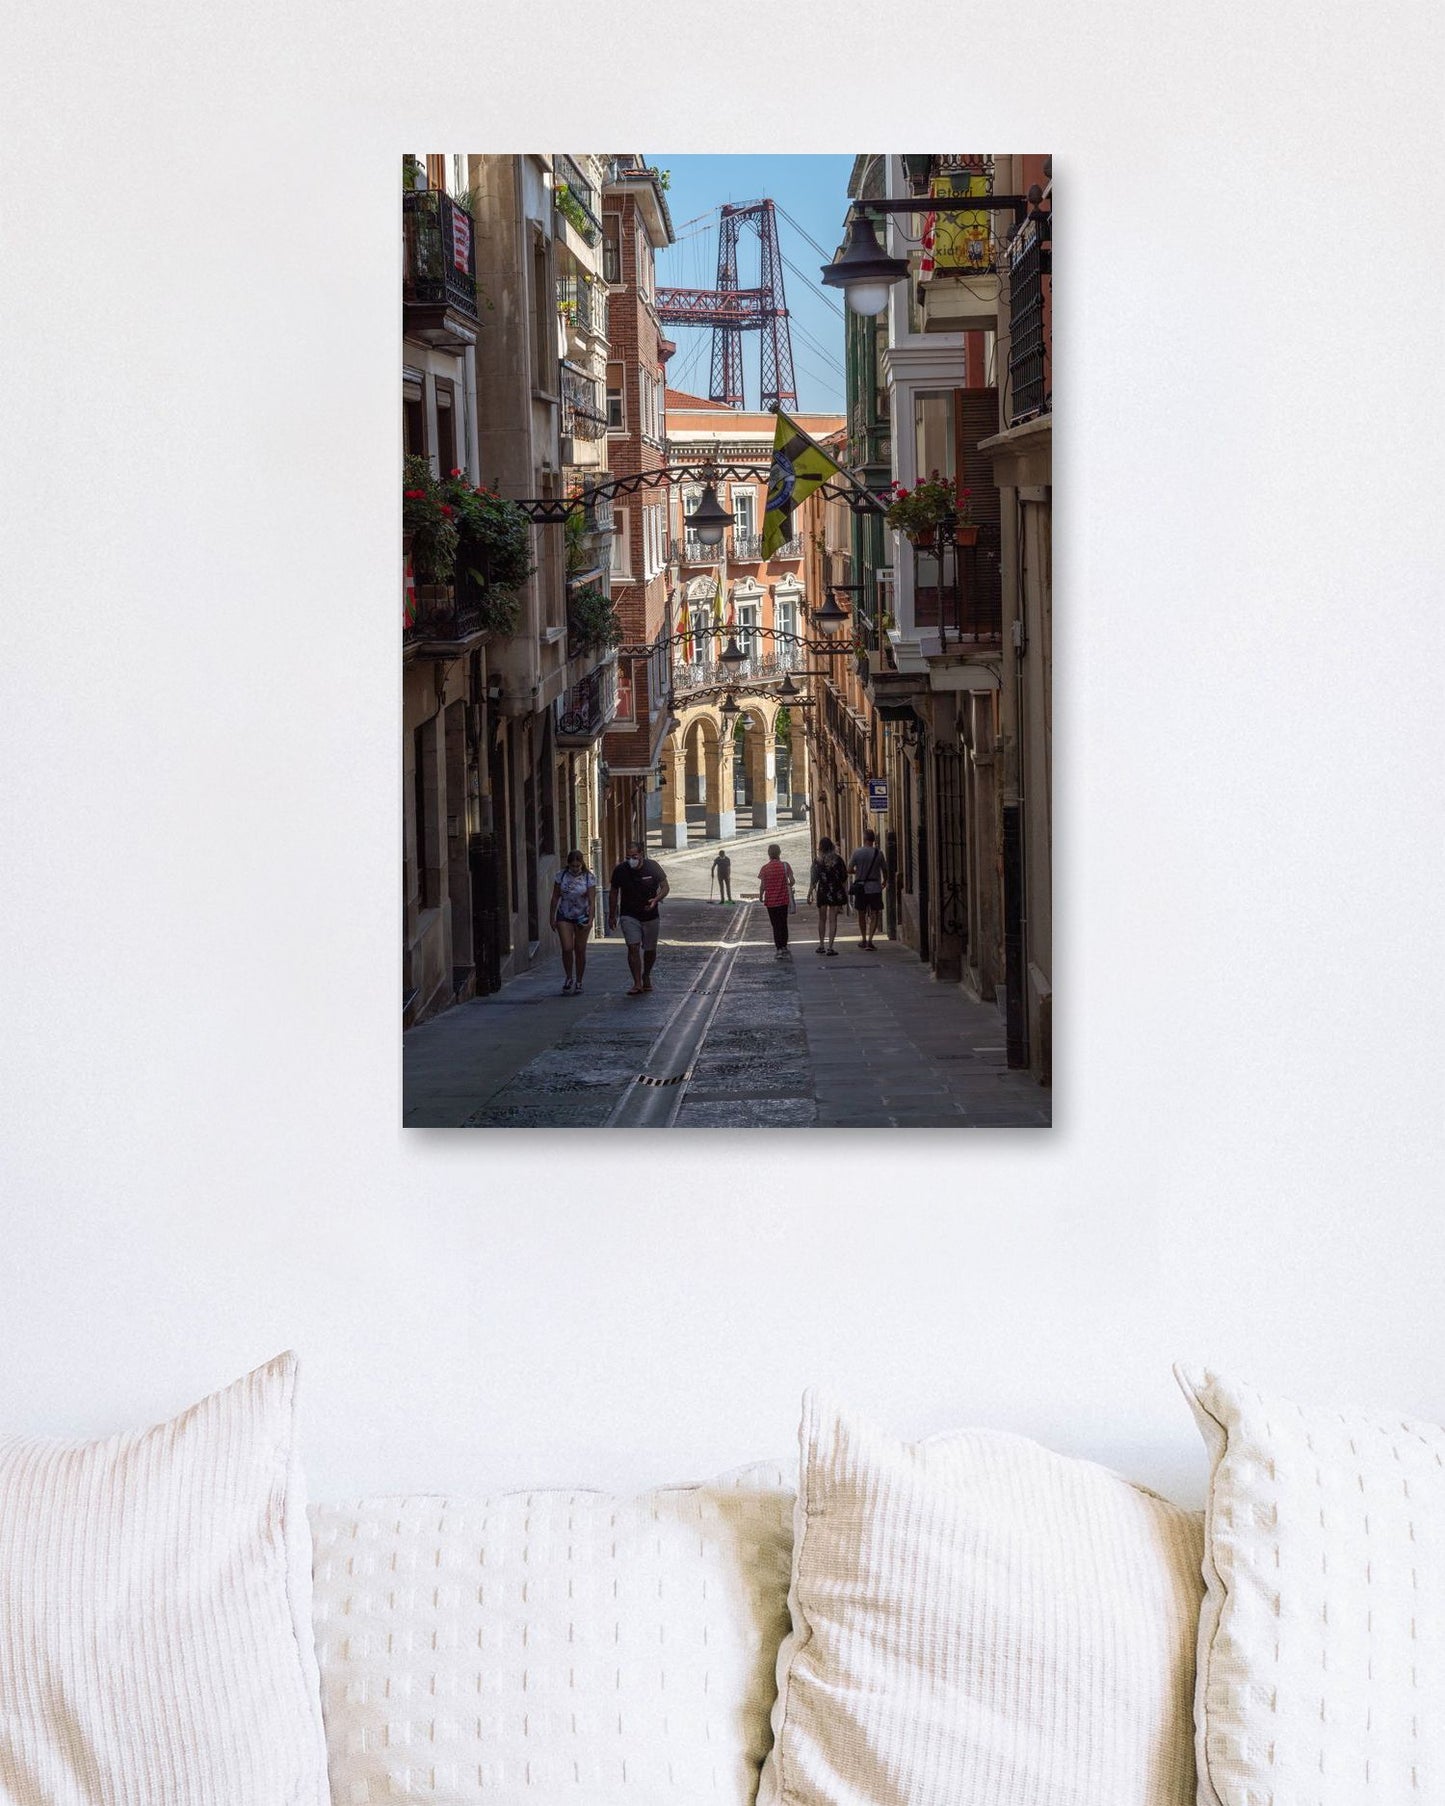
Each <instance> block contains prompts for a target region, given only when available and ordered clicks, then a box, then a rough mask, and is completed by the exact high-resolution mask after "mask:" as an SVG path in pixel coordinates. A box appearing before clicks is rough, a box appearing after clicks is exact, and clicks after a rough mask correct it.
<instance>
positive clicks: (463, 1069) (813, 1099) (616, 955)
mask: <svg viewBox="0 0 1445 1806" xmlns="http://www.w3.org/2000/svg"><path fill="white" fill-rule="evenodd" d="M806 833H807V831H806V829H804V828H800V827H792V828H789V829H786V830H783V831H781V832H776V831H775V832H774V833H762V832H759V833H757V834H750V835H747V836H746V837H745V838H744V839H742V840H741V841H738V842H734V843H732V844H731V845H730V847H729V852H730V854H731V856H732V860H733V891H734V895H735V896H736V897H738V898H740V899H741V898H742V897H743V896H744V895H745V894H746V893H748V892H752V893H754V894H755V893H756V875H755V874H756V867H757V865H759V864H761V862H762V860H763V859H764V858H765V857H766V845H767V843H768V841H769V840H772V839H777V840H778V842H779V844H780V845H781V846H782V847H783V852H784V856H785V857H787V858H789V859H791V860H792V861H793V864H794V866H795V869H797V870H798V873H799V879H800V884H799V889H800V893H802V892H805V891H806ZM714 851H715V848H713V847H708V848H706V849H705V850H704V849H702V848H699V849H697V850H696V851H692V852H679V853H675V854H662V855H661V857H662V859H663V861H664V862H665V865H666V869H667V870H668V874H669V878H670V879H671V880H672V882H673V886H674V889H673V894H672V895H671V896H670V897H669V898H668V900H667V901H666V903H664V905H663V909H662V916H663V938H662V945H661V950H660V953H659V957H658V962H657V968H656V975H655V982H656V987H657V988H656V990H655V991H654V992H653V993H652V994H651V995H647V996H643V997H639V998H632V997H628V996H626V995H625V992H626V989H627V986H628V982H629V980H628V976H627V966H626V960H625V957H624V953H623V946H622V942H621V939H620V938H619V937H618V936H615V935H614V936H611V937H608V938H607V939H604V940H601V941H596V942H594V944H593V946H592V948H591V950H590V953H589V957H588V963H587V977H586V984H585V988H584V990H583V993H582V995H581V996H580V997H564V996H562V995H561V994H560V991H561V967H560V964H559V963H558V962H557V961H556V960H555V959H554V960H552V961H550V962H544V963H543V964H542V965H540V966H539V967H538V968H537V969H536V970H534V971H532V972H529V973H527V974H526V975H524V976H523V977H521V978H518V979H516V980H514V981H513V982H512V983H511V984H509V985H506V986H504V987H503V988H502V990H500V991H499V992H496V993H494V994H493V995H491V996H488V997H483V998H478V999H476V1000H474V1001H473V1002H470V1003H466V1004H463V1005H461V1006H459V1007H458V1008H456V1009H453V1010H449V1011H447V1012H446V1013H445V1014H444V1015H442V1016H440V1017H438V1018H436V1019H435V1020H434V1021H432V1022H428V1023H424V1024H422V1025H421V1026H420V1027H419V1028H417V1029H415V1030H413V1031H412V1033H411V1034H409V1035H408V1036H407V1038H406V1042H405V1050H404V1057H405V1089H404V1110H405V1118H404V1120H405V1123H406V1126H408V1127H411V1128H427V1127H434V1128H442V1127H466V1128H554V1127H569V1128H600V1127H605V1126H612V1127H677V1128H697V1129H708V1128H890V1127H891V1128H986V1127H1019V1128H1026V1127H1042V1126H1044V1125H1046V1124H1047V1123H1048V1121H1049V1093H1048V1091H1047V1090H1043V1089H1041V1088H1040V1087H1039V1086H1038V1085H1036V1084H1035V1083H1034V1082H1033V1081H1032V1080H1031V1079H1030V1078H1029V1076H1028V1074H1026V1073H1018V1072H1010V1071H1009V1070H1008V1069H1007V1067H1006V1066H1005V1064H1004V1040H1003V1024H1002V1020H1001V1018H1000V1015H999V1012H998V1011H997V1009H995V1008H994V1007H992V1006H986V1005H983V1004H980V1003H977V1002H975V1001H974V1000H973V999H972V998H971V997H969V996H968V995H967V994H966V993H962V992H960V990H959V989H958V987H956V986H953V985H944V984H939V983H937V982H935V981H934V980H933V979H932V978H931V977H930V975H929V972H928V969H927V968H926V967H925V966H924V965H922V964H921V962H920V961H919V960H918V959H917V957H916V956H915V955H914V954H913V953H911V952H910V951H909V950H908V949H907V948H905V947H903V946H901V945H897V944H892V943H888V942H885V941H882V940H880V941H879V943H878V950H877V951H876V952H875V953H864V952H862V951H860V949H859V947H858V942H857V930H856V923H855V921H854V920H853V919H852V918H845V922H844V929H845V930H848V929H851V930H852V933H851V937H849V938H845V936H844V935H842V934H840V937H839V945H838V957H837V958H836V959H828V958H826V957H824V958H820V957H818V955H817V954H816V952H815V951H814V945H815V944H814V941H813V938H812V937H813V932H814V927H815V923H816V917H815V915H814V912H813V911H812V910H811V909H809V908H807V907H806V906H805V905H803V904H802V903H801V902H800V905H799V908H798V911H797V913H796V914H795V915H794V916H793V918H792V933H793V937H794V938H793V941H792V950H791V953H790V955H789V957H788V958H786V959H779V958H778V957H777V956H776V955H775V953H774V949H773V945H772V939H771V933H770V930H769V926H768V921H767V918H766V916H765V915H764V913H763V911H762V910H761V908H760V907H759V906H758V905H757V903H756V902H746V901H738V902H736V903H734V904H732V905H727V904H720V903H716V902H709V901H707V900H706V891H707V887H708V868H709V866H710V864H711V860H712V857H713V853H714Z"/></svg>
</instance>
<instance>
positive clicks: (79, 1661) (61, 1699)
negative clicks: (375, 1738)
mask: <svg viewBox="0 0 1445 1806" xmlns="http://www.w3.org/2000/svg"><path fill="white" fill-rule="evenodd" d="M295 1389H296V1357H295V1356H294V1355H290V1354H285V1355H281V1356H279V1357H278V1358H277V1359H276V1360H274V1361H272V1362H271V1363H270V1364H269V1365H268V1366H265V1367H260V1368H258V1369H257V1370H256V1372H254V1373H252V1374H249V1375H248V1376H247V1377H246V1378H245V1379H243V1380H238V1381H237V1382H236V1384H235V1385H234V1386H230V1387H228V1388H227V1389H226V1390H225V1391H224V1392H218V1393H216V1394H215V1395H214V1396H213V1397H211V1398H208V1399H205V1400H203V1401H202V1402H201V1403H200V1404H198V1405H193V1406H192V1407H191V1409H190V1410H189V1411H186V1412H184V1413H183V1414H182V1415H181V1416H180V1417H176V1418H173V1419H172V1420H171V1421H170V1422H169V1423H163V1424H158V1425H156V1427H155V1428H154V1429H149V1430H141V1431H137V1432H135V1433H133V1434H130V1435H124V1436H112V1437H111V1438H110V1439H109V1440H108V1441H105V1442H50V1441H40V1440H36V1439H30V1438H0V1801H3V1802H4V1803H5V1806H325V1802H326V1800H327V1787H326V1744H325V1738H324V1735H323V1732H322V1724H321V1701H320V1689H319V1678H318V1675H317V1671H316V1654H315V1647H314V1645H313V1643H312V1641H311V1637H310V1607H311V1572H310V1561H311V1540H310V1533H309V1531H308V1528H307V1522H306V1501H305V1498H304V1495H303V1492H302V1488H301V1479H300V1474H299V1470H298V1468H297V1464H296V1460H295V1451H294V1445H293V1430H292V1422H293V1405H294V1399H295Z"/></svg>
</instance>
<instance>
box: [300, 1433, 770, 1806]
mask: <svg viewBox="0 0 1445 1806" xmlns="http://www.w3.org/2000/svg"><path fill="white" fill-rule="evenodd" d="M792 1505H793V1495H792V1488H791V1486H790V1484H789V1483H788V1481H787V1479H786V1478H785V1477H784V1475H783V1473H782V1471H781V1469H780V1468H779V1467H777V1466H776V1465H773V1466H771V1467H765V1468H749V1469H743V1470H740V1471H739V1472H738V1473H735V1474H732V1475H726V1476H724V1477H722V1478H721V1479H718V1480H714V1481H712V1482H710V1483H709V1484H707V1485H705V1486H697V1487H671V1488H665V1489H662V1490H659V1491H656V1492H649V1493H644V1494H642V1495H641V1496H640V1497H637V1498H614V1497H612V1496H610V1495H608V1494H606V1493H594V1492H535V1493H518V1494H510V1495H504V1496H501V1497H497V1498H490V1499H480V1500H475V1501H467V1500H461V1499H451V1498H400V1499H370V1500H366V1501H364V1502H362V1503H360V1504H355V1505H349V1506H318V1507H316V1508H315V1509H314V1510H313V1512H312V1528H313V1532H314V1537H315V1543H316V1575H315V1610H316V1638H317V1648H318V1653H319V1655H320V1660H321V1674H322V1690H323V1699H324V1704H325V1713H326V1727H327V1736H328V1739H329V1742H330V1747H331V1784H332V1798H333V1801H334V1802H335V1806H372V1803H375V1806H379V1803H380V1802H383V1801H387V1802H390V1801H396V1800H427V1801H430V1802H433V1806H462V1803H463V1802H473V1801H483V1802H486V1803H487V1806H508V1803H509V1802H517V1806H548V1802H551V1801H566V1802H568V1803H569V1806H609V1803H615V1806H649V1803H650V1802H658V1803H659V1806H661V1803H666V1806H685V1803H689V1802H694V1801H720V1802H724V1803H726V1806H749V1803H750V1802H751V1801H752V1799H753V1797H754V1794H755V1792H756V1789H757V1779H758V1769H759V1765H760V1764H761V1762H762V1758H763V1754H764V1752H765V1751H766V1749H767V1746H768V1735H769V1729H768V1713H769V1709H770V1707H771V1705H772V1700H773V1673H774V1668H775V1665H776V1661H777V1652H778V1645H779V1643H780V1642H781V1640H782V1636H783V1632H784V1631H785V1630H786V1628H787V1589H788V1566H789V1559H790V1556H791V1551H792Z"/></svg>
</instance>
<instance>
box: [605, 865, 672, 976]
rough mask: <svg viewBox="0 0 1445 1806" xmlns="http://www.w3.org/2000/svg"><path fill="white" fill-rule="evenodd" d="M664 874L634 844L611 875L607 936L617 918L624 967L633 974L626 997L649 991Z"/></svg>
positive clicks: (608, 896)
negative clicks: (624, 951) (624, 953)
mask: <svg viewBox="0 0 1445 1806" xmlns="http://www.w3.org/2000/svg"><path fill="white" fill-rule="evenodd" d="M667 892H668V883H667V873H666V872H664V871H663V869H662V867H661V866H660V865H659V864H658V863H657V861H656V860H655V859H648V858H647V857H646V856H645V854H644V852H643V849H642V847H641V846H639V845H638V843H637V842H636V841H632V842H630V843H629V844H628V848H627V857H626V859H624V860H623V862H622V864H621V865H619V866H617V867H616V868H615V869H614V870H613V873H612V883H611V887H610V889H609V891H608V895H607V932H608V933H609V934H610V933H611V932H612V931H613V929H615V928H616V927H617V924H618V920H619V918H620V920H621V923H622V938H623V940H624V941H626V942H627V964H628V966H629V968H630V969H631V972H632V989H631V990H630V991H629V992H628V993H627V995H628V996H629V997H640V996H641V995H642V993H643V992H644V991H650V990H651V989H652V968H653V966H654V964H655V963H656V961H657V930H658V918H657V906H658V904H659V903H660V902H661V901H662V899H663V898H664V897H665V896H666V895H667Z"/></svg>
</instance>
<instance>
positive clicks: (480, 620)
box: [402, 564, 486, 646]
mask: <svg viewBox="0 0 1445 1806" xmlns="http://www.w3.org/2000/svg"><path fill="white" fill-rule="evenodd" d="M485 600H486V591H485V589H484V588H483V586H482V585H481V584H480V583H479V582H478V581H477V579H476V578H475V577H473V576H472V574H471V571H470V570H469V569H467V568H465V567H464V566H462V565H460V564H459V565H458V566H457V569H456V572H455V576H454V581H452V582H451V583H419V584H417V586H416V589H415V591H414V599H413V602H412V623H411V626H410V627H407V626H405V625H404V626H403V628H402V644H403V645H405V646H415V645H417V644H419V643H420V642H422V641H434V642H438V643H446V644H448V645H454V644H456V643H457V642H458V641H460V640H465V639H469V638H470V637H471V636H472V635H473V634H477V633H482V632H484V631H485V629H486V620H485V617H484V613H483V604H484V602H485Z"/></svg>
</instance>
